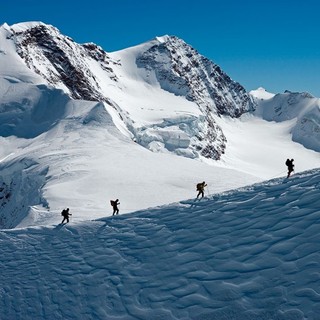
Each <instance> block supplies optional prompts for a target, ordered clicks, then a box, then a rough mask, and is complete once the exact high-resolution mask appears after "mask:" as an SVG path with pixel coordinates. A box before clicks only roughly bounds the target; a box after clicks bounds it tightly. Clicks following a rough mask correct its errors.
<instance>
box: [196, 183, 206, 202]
mask: <svg viewBox="0 0 320 320" xmlns="http://www.w3.org/2000/svg"><path fill="white" fill-rule="evenodd" d="M206 186H207V185H206V182H205V181H203V182H200V183H198V184H197V191H198V195H197V199H198V198H199V196H200V195H201V198H203V196H204V188H205V187H206Z"/></svg>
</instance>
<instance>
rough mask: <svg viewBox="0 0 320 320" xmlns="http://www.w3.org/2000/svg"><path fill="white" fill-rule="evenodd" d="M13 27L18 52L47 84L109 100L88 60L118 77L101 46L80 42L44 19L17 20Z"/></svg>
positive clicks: (84, 96)
mask: <svg viewBox="0 0 320 320" xmlns="http://www.w3.org/2000/svg"><path fill="white" fill-rule="evenodd" d="M11 30H12V35H11V40H12V41H13V42H14V44H15V45H16V48H17V49H16V50H17V53H18V54H19V56H20V57H21V58H22V59H23V60H24V62H25V64H26V65H27V67H28V68H29V69H31V70H32V71H33V72H34V73H36V74H38V75H40V76H41V77H42V78H43V79H44V80H45V81H46V82H47V83H48V84H51V85H53V86H55V87H57V88H61V89H63V90H64V91H66V92H67V93H68V94H70V96H71V97H72V98H74V99H85V100H91V101H105V100H106V97H105V96H104V95H103V94H102V93H101V88H100V84H99V83H98V82H97V80H96V77H95V75H94V73H93V72H92V70H91V66H90V63H89V62H90V61H88V59H93V60H95V61H96V62H97V63H98V64H99V66H100V68H101V69H103V70H104V72H106V73H107V74H108V76H109V77H110V78H113V79H116V76H115V75H114V73H113V71H112V68H110V66H109V64H110V63H111V62H110V59H109V57H108V55H107V54H106V53H105V52H104V51H103V50H102V49H101V48H100V47H98V46H97V45H94V44H84V45H80V44H77V43H75V42H74V41H73V39H71V38H70V37H68V36H64V35H62V34H61V33H60V32H59V30H58V29H56V28H55V27H53V26H50V25H46V24H44V23H42V22H30V23H20V24H16V25H13V26H12V27H11Z"/></svg>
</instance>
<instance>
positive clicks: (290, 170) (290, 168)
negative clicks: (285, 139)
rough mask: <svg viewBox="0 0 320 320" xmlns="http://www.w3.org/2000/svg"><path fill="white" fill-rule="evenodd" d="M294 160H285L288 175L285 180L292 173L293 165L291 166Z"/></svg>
mask: <svg viewBox="0 0 320 320" xmlns="http://www.w3.org/2000/svg"><path fill="white" fill-rule="evenodd" d="M293 161H294V159H291V160H289V159H287V161H286V166H287V167H288V175H287V178H289V177H290V174H291V173H292V172H293V171H294V164H293Z"/></svg>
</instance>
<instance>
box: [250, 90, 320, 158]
mask: <svg viewBox="0 0 320 320" xmlns="http://www.w3.org/2000/svg"><path fill="white" fill-rule="evenodd" d="M251 94H252V95H253V96H254V97H255V100H256V103H257V105H258V107H257V109H256V111H255V114H256V115H259V116H260V117H262V118H263V119H265V120H268V121H275V122H288V123H290V125H291V128H290V133H291V135H292V140H293V141H296V142H298V143H301V144H302V145H303V146H305V147H306V148H308V149H311V150H314V151H317V152H319V151H320V99H319V98H315V97H313V96H312V95H310V94H309V93H306V92H302V93H299V92H290V91H286V92H285V93H282V94H280V93H279V94H276V95H270V94H269V96H267V93H266V92H265V91H263V89H261V88H260V90H256V91H252V92H251Z"/></svg>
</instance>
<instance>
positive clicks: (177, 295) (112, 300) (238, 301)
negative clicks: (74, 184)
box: [0, 170, 320, 320]
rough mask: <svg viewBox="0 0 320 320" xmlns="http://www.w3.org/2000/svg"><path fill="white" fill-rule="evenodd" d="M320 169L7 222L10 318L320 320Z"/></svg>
mask: <svg viewBox="0 0 320 320" xmlns="http://www.w3.org/2000/svg"><path fill="white" fill-rule="evenodd" d="M319 173H320V171H319V170H314V171H311V172H307V173H303V174H299V175H295V176H294V177H293V178H291V179H289V180H285V181H281V179H278V180H273V181H270V182H267V183H263V184H257V185H254V186H251V187H250V188H242V189H239V190H236V191H233V192H227V193H224V194H220V195H214V196H212V197H211V198H205V199H202V200H200V201H191V200H190V201H182V202H180V203H178V204H173V205H170V206H166V207H159V208H157V209H153V210H148V211H140V212H136V213H134V214H128V215H123V216H117V217H113V218H104V219H101V220H97V221H88V222H86V223H79V224H75V225H73V224H69V225H65V226H61V225H58V226H51V227H38V228H28V229H20V230H3V231H1V232H0V254H1V261H0V267H1V270H2V272H1V275H0V283H1V288H0V310H1V311H2V312H1V319H2V320H9V319H10V320H11V319H24V320H26V319H117V320H119V319H210V320H211V319H219V320H224V319H225V320H230V319H237V320H242V319H243V320H244V319H254V320H258V319H259V320H261V319H265V320H267V319H269V320H270V319H281V320H293V319H297V320H298V319H317V317H319V316H318V315H319V314H320V304H319V301H320V291H319V284H320V272H319V266H320V253H319V242H320V235H319V232H318V230H319V226H318V225H319V219H320V211H319V207H320V200H319V199H320V197H319V184H320V174H319Z"/></svg>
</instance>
